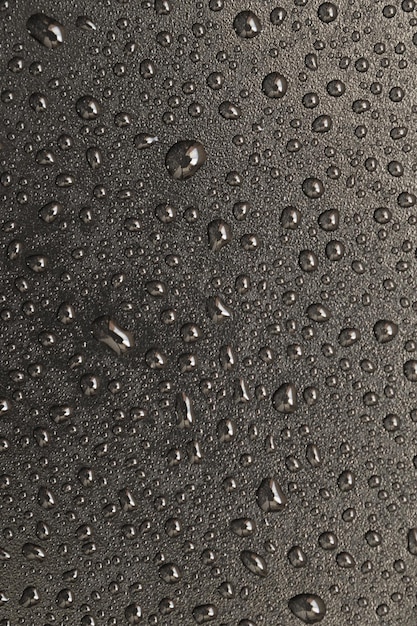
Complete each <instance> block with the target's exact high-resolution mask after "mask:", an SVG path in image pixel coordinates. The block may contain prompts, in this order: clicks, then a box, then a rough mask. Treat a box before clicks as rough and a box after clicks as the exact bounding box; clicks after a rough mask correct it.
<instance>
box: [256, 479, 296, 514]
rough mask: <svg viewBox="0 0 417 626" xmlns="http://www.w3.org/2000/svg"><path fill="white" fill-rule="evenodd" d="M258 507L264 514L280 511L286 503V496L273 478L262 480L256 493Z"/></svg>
mask: <svg viewBox="0 0 417 626" xmlns="http://www.w3.org/2000/svg"><path fill="white" fill-rule="evenodd" d="M256 500H257V503H258V506H259V507H260V508H261V509H262V511H265V513H272V512H277V511H282V510H283V509H284V508H285V506H286V505H287V503H288V500H287V496H286V495H285V493H284V492H283V491H282V488H281V485H280V484H279V483H278V482H277V481H276V480H275V478H272V477H271V478H264V480H263V481H262V482H261V484H260V485H259V487H258V491H257V492H256Z"/></svg>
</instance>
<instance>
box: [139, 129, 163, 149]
mask: <svg viewBox="0 0 417 626" xmlns="http://www.w3.org/2000/svg"><path fill="white" fill-rule="evenodd" d="M158 141H159V139H158V137H156V135H150V134H149V133H139V135H136V137H135V139H134V144H135V146H136V148H138V150H145V149H146V148H151V147H152V146H153V145H155V144H156V143H158Z"/></svg>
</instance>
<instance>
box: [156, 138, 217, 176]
mask: <svg viewBox="0 0 417 626" xmlns="http://www.w3.org/2000/svg"><path fill="white" fill-rule="evenodd" d="M206 159H207V155H206V150H205V148H204V146H203V144H202V143H201V142H200V141H196V140H194V139H193V140H191V139H187V140H183V141H178V142H177V143H176V144H174V145H173V146H172V147H171V148H170V149H169V150H168V152H167V155H166V157H165V165H166V167H167V170H168V172H169V175H170V176H171V177H172V178H175V179H176V180H187V178H191V176H194V174H195V173H196V172H197V171H198V170H199V169H200V167H201V166H202V165H204V163H205V162H206Z"/></svg>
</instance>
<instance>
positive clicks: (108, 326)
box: [93, 315, 134, 354]
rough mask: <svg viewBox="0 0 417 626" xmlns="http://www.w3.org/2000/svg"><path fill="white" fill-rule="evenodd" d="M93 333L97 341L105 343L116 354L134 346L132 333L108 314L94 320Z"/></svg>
mask: <svg viewBox="0 0 417 626" xmlns="http://www.w3.org/2000/svg"><path fill="white" fill-rule="evenodd" d="M93 334H94V337H95V338H96V339H97V340H98V341H100V342H101V343H104V344H106V345H107V346H108V347H109V348H111V349H112V350H113V352H115V353H116V354H124V353H125V352H127V351H128V350H130V348H132V347H133V346H134V338H133V334H132V333H131V332H130V331H128V330H125V329H124V328H122V327H121V326H120V325H119V324H117V322H115V321H114V320H113V319H111V317H110V316H109V315H103V316H101V317H97V318H96V319H95V320H94V322H93Z"/></svg>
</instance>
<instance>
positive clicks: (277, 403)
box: [272, 383, 298, 413]
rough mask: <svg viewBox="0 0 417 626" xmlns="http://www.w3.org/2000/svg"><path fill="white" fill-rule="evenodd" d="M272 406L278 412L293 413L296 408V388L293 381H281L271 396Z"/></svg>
mask: <svg viewBox="0 0 417 626" xmlns="http://www.w3.org/2000/svg"><path fill="white" fill-rule="evenodd" d="M272 406H273V407H274V409H275V410H276V411H278V412H279V413H294V411H296V410H297V406H298V404H297V390H296V388H295V385H294V384H293V383H283V384H282V385H281V386H280V387H278V389H277V390H276V391H275V393H274V395H273V396H272Z"/></svg>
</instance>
